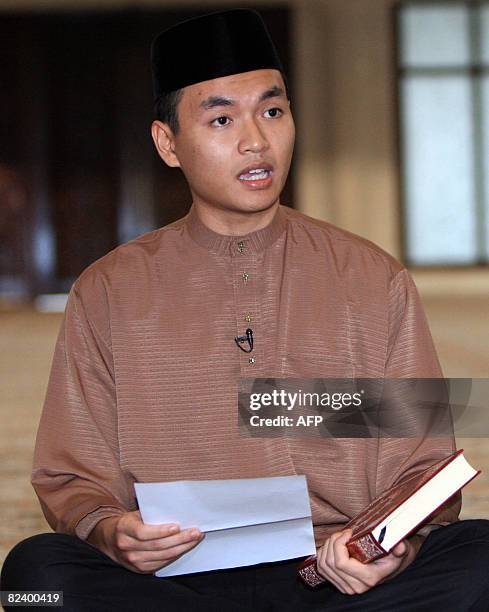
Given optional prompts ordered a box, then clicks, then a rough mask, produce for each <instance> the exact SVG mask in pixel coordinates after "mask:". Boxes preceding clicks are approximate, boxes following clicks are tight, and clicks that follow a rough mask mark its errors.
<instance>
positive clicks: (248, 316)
mask: <svg viewBox="0 0 489 612" xmlns="http://www.w3.org/2000/svg"><path fill="white" fill-rule="evenodd" d="M244 320H245V321H246V322H247V323H251V315H250V314H247V315H246V316H245V318H244Z"/></svg>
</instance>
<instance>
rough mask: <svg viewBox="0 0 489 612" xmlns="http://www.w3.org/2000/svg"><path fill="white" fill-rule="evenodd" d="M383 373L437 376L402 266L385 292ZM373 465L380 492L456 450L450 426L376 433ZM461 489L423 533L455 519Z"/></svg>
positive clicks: (421, 317) (411, 285)
mask: <svg viewBox="0 0 489 612" xmlns="http://www.w3.org/2000/svg"><path fill="white" fill-rule="evenodd" d="M384 376H385V378H387V379H398V378H442V376H443V375H442V371H441V368H440V364H439V361H438V358H437V356H436V351H435V348H434V346H433V340H432V338H431V334H430V331H429V328H428V324H427V321H426V317H425V314H424V311H423V308H422V305H421V300H420V297H419V294H418V291H417V289H416V286H415V285H414V282H413V280H412V279H411V276H410V275H409V273H408V272H407V270H405V269H402V270H401V271H399V272H398V273H397V274H396V275H395V276H394V278H393V279H392V281H391V286H390V292H389V340H388V350H387V356H386V366H385V375H384ZM379 444H380V447H379V459H378V469H377V493H378V494H380V493H382V492H383V491H385V490H386V489H388V488H390V487H391V486H393V485H395V484H398V482H400V481H401V480H403V479H404V478H406V477H407V476H410V475H411V474H414V473H416V472H418V471H421V470H423V469H424V468H427V467H429V466H430V465H432V464H434V463H436V462H437V461H440V460H441V459H443V458H445V457H447V456H448V455H450V454H452V453H453V452H454V451H455V450H456V444H455V437H454V435H453V428H452V427H450V429H449V431H447V432H446V435H445V432H443V435H440V434H438V435H433V436H429V435H428V436H423V437H421V436H418V437H414V436H413V437H406V438H400V437H399V438H394V437H393V438H388V437H385V438H381V440H380V442H379ZM461 500H462V497H461V493H460V492H459V493H457V494H456V495H454V496H452V497H451V498H450V499H449V500H447V502H446V503H445V504H443V506H441V507H440V508H439V509H438V510H437V511H436V512H435V513H434V514H433V515H432V516H431V517H430V518H429V521H428V523H427V526H426V528H422V529H420V530H419V533H420V534H421V535H426V534H427V533H429V531H430V530H431V529H433V528H434V527H432V526H434V525H439V526H440V525H448V524H450V523H453V522H454V521H456V520H457V519H458V516H459V513H460V508H461Z"/></svg>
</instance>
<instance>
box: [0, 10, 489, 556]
mask: <svg viewBox="0 0 489 612" xmlns="http://www.w3.org/2000/svg"><path fill="white" fill-rule="evenodd" d="M233 6H250V7H253V8H256V9H258V10H259V11H260V12H261V14H262V16H263V18H264V19H265V21H266V23H267V25H268V27H269V29H270V31H271V33H272V37H273V38H274V40H275V42H276V45H277V47H278V49H279V52H280V54H281V57H282V59H283V62H284V65H285V67H286V69H287V72H288V75H289V82H290V90H291V98H292V102H291V104H292V109H293V112H294V115H295V119H296V124H297V147H296V153H295V159H294V162H293V167H292V170H291V174H290V177H289V181H288V183H287V186H286V189H285V192H284V195H283V198H282V201H283V203H285V204H287V205H289V206H292V207H294V208H296V209H298V210H301V211H303V212H305V213H307V214H310V215H311V216H313V217H317V218H320V219H325V220H328V221H330V222H333V223H335V224H337V225H339V226H341V227H344V228H346V229H348V230H350V231H352V232H355V233H357V234H360V235H362V236H364V237H366V238H369V239H370V240H373V241H374V242H376V243H377V244H379V245H380V246H382V247H383V248H384V249H386V250H387V251H389V252H390V253H392V254H393V255H394V256H395V257H397V258H399V259H401V260H402V261H403V262H404V263H406V265H408V267H409V268H410V270H411V272H412V274H413V277H414V279H415V281H416V283H417V285H418V288H419V290H420V293H421V296H422V299H423V302H424V305H425V308H426V312H427V315H428V318H429V322H430V325H431V329H432V333H433V337H434V340H435V344H436V346H437V349H438V351H439V355H440V360H441V362H442V365H443V367H444V372H445V375H446V376H449V377H468V378H488V377H489V178H488V177H489V172H488V171H489V2H463V1H453V2H443V1H432V2H424V1H423V2H413V1H406V2H397V1H394V0H291V1H290V2H289V3H285V2H272V1H270V2H261V3H260V4H251V3H249V2H246V1H242V2H240V3H239V4H235V3H232V2H225V1H221V2H202V1H201V2H199V3H195V2H187V1H183V0H179V1H178V2H176V0H175V1H174V2H167V1H165V0H159V1H156V0H155V1H150V0H146V1H142V0H140V1H136V0H132V1H123V0H119V1H118V0H93V1H92V0H0V57H1V67H0V349H1V351H0V486H1V491H2V495H3V498H4V505H3V508H2V512H1V513H0V563H1V562H2V561H3V559H4V557H5V554H6V553H7V551H8V549H9V548H11V547H12V546H13V545H14V544H15V543H16V542H17V541H19V540H20V539H22V538H24V537H27V536H29V535H31V534H33V533H37V532H40V531H44V530H46V529H47V526H46V523H45V522H44V519H43V518H42V514H41V511H40V509H39V506H38V502H37V499H36V497H35V495H34V493H33V491H32V490H31V487H30V484H29V472H30V464H31V460H32V449H33V444H34V438H35V432H36V428H37V423H38V419H39V414H40V410H41V407H42V402H43V399H44V393H45V389H46V384H47V379H48V375H49V369H50V364H51V359H52V352H53V348H54V342H55V340H56V335H57V332H58V329H59V325H60V322H61V316H62V314H61V312H62V310H63V308H64V303H65V299H66V293H67V291H68V290H69V288H70V286H71V284H72V283H73V281H74V280H75V278H76V277H77V276H78V275H79V274H80V272H81V271H82V270H83V269H84V268H85V267H86V266H87V265H89V264H90V263H91V262H93V261H94V260H95V259H97V258H99V257H101V256H103V255H104V254H105V253H107V252H108V251H110V250H111V249H113V248H114V247H116V246H117V245H118V244H121V243H123V242H126V241H127V240H130V239H131V238H133V237H135V236H137V235H139V234H141V233H144V232H146V231H150V230H152V229H154V228H156V227H160V226H162V225H165V224H167V223H169V222H171V221H173V220H175V219H177V218H179V217H181V216H182V215H184V214H185V213H186V211H187V210H188V207H189V205H190V196H189V192H188V190H187V187H186V185H185V182H184V180H183V177H182V175H181V174H180V172H179V171H178V170H174V169H173V170H172V169H169V168H167V167H166V166H164V164H163V163H162V162H161V161H160V159H159V158H158V157H157V155H156V153H155V152H154V151H153V145H152V142H151V139H150V134H149V128H150V124H151V120H152V92H151V77H150V67H149V48H150V43H151V40H152V38H153V36H154V35H155V34H156V33H158V32H159V31H160V30H162V29H164V28H166V27H168V26H170V25H172V24H174V23H176V22H177V21H180V20H182V19H184V18H187V17H192V16H195V15H198V14H201V13H204V12H210V11H212V10H219V9H221V8H224V7H233ZM196 53H198V49H197V50H196ZM170 60H171V58H170ZM488 408H489V406H488ZM488 418H489V415H488ZM458 444H459V446H460V447H463V448H465V449H466V456H467V458H468V459H469V461H471V463H473V465H474V466H475V467H477V468H480V469H483V471H484V472H483V474H482V475H481V476H480V477H479V478H478V479H477V480H476V481H474V482H473V483H472V484H471V485H469V487H468V488H467V490H466V493H465V496H464V508H463V514H462V516H463V517H465V518H469V517H483V518H489V477H488V475H487V474H488V473H489V446H488V444H487V439H486V438H472V439H468V438H462V437H460V438H459V440H458Z"/></svg>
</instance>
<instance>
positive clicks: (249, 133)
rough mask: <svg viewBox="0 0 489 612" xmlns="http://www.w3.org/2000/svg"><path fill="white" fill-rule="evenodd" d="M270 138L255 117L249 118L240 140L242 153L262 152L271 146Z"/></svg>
mask: <svg viewBox="0 0 489 612" xmlns="http://www.w3.org/2000/svg"><path fill="white" fill-rule="evenodd" d="M269 146H270V145H269V143H268V140H267V138H266V136H265V134H264V132H263V130H262V129H261V128H260V126H259V124H258V122H257V121H256V120H255V119H248V120H247V121H245V123H244V125H243V130H242V133H241V139H240V142H239V152H240V153H261V152H262V151H266V150H267V149H268V147H269Z"/></svg>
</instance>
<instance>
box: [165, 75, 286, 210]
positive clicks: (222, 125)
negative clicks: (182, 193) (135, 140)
mask: <svg viewBox="0 0 489 612" xmlns="http://www.w3.org/2000/svg"><path fill="white" fill-rule="evenodd" d="M178 119H179V124H180V130H179V132H178V134H176V135H173V134H172V135H171V138H170V139H171V140H172V147H173V152H174V154H173V157H172V159H171V160H170V165H174V166H180V167H181V169H182V171H183V173H184V175H185V177H186V179H187V181H188V183H189V186H190V190H191V192H192V196H193V200H194V202H195V203H197V204H198V205H201V206H204V207H206V208H208V209H209V208H212V209H214V211H216V212H217V210H221V211H228V212H229V211H235V212H258V211H263V210H266V209H268V208H270V207H271V206H273V205H274V204H275V203H277V202H278V201H279V196H280V193H281V191H282V189H283V186H284V183H285V180H286V178H287V175H288V172H289V167H290V162H291V158H292V151H293V147H294V137H295V128H294V121H293V119H292V114H291V112H290V108H289V104H288V100H287V97H286V94H285V85H284V81H283V78H282V75H281V74H280V72H279V71H278V70H272V69H265V70H254V71H251V72H245V73H241V74H236V75H231V76H227V77H221V78H218V79H213V80H211V81H205V82H203V83H198V84H196V85H191V86H189V87H186V88H185V89H184V91H183V96H182V99H181V101H180V103H179V105H178ZM164 159H165V161H166V162H167V163H169V162H168V159H167V158H164ZM173 162H174V163H173Z"/></svg>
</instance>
